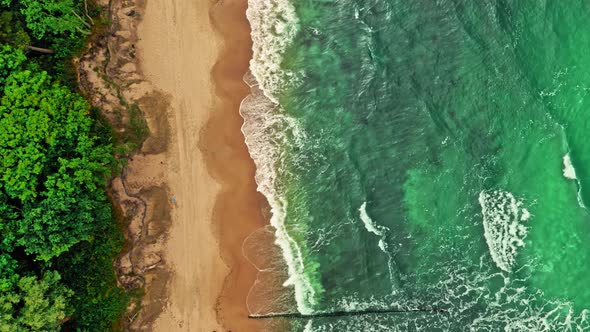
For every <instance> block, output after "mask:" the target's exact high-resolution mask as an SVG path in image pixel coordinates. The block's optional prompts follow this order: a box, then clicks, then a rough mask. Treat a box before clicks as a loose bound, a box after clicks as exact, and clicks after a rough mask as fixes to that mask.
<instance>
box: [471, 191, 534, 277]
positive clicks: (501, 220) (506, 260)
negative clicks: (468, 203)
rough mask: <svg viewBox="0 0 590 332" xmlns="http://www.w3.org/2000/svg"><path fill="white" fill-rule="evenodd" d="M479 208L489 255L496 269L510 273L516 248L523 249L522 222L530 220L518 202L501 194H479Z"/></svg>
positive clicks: (502, 192) (504, 193)
mask: <svg viewBox="0 0 590 332" xmlns="http://www.w3.org/2000/svg"><path fill="white" fill-rule="evenodd" d="M479 204H480V205H481V213H482V215H483V227H484V236H485V239H486V242H487V244H488V247H489V249H490V255H491V256H492V259H493V261H494V263H496V265H497V266H498V267H499V268H500V269H502V270H504V271H506V272H510V271H511V269H512V266H513V265H514V263H515V260H516V254H517V251H518V248H519V247H522V246H524V238H525V237H526V235H527V228H526V227H525V225H524V224H523V222H525V221H527V220H528V219H529V218H530V213H529V211H528V210H527V209H525V208H523V207H522V202H521V201H519V200H517V199H516V198H515V197H514V195H512V194H511V193H509V192H505V191H499V190H495V191H489V192H485V191H482V192H481V193H480V194H479Z"/></svg>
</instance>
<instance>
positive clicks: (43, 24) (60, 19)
mask: <svg viewBox="0 0 590 332" xmlns="http://www.w3.org/2000/svg"><path fill="white" fill-rule="evenodd" d="M14 2H16V3H18V4H19V5H20V12H21V13H22V15H23V16H24V18H25V22H26V24H27V28H28V29H29V30H31V32H32V35H33V36H34V37H35V38H37V39H38V40H41V39H43V38H45V37H46V36H48V35H51V36H57V35H64V34H70V35H76V34H77V33H87V32H86V31H85V30H84V29H85V28H86V27H88V23H87V22H86V21H85V20H84V19H83V18H82V16H81V15H79V14H78V13H77V12H76V9H77V8H76V3H75V2H74V1H73V0H17V1H14ZM5 5H10V2H7V3H5Z"/></svg>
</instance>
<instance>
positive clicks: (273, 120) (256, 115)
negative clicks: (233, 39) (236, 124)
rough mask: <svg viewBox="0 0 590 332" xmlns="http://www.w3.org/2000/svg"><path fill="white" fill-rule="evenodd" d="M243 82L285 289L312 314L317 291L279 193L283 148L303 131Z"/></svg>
mask: <svg viewBox="0 0 590 332" xmlns="http://www.w3.org/2000/svg"><path fill="white" fill-rule="evenodd" d="M244 81H246V82H247V83H249V85H251V86H250V87H251V92H252V93H251V94H250V95H249V96H247V97H246V98H245V99H244V100H243V101H242V104H241V106H240V114H241V115H242V117H243V118H244V125H243V126H242V132H243V133H244V137H245V141H246V145H247V146H248V150H249V152H250V156H251V157H252V159H253V160H254V163H255V165H256V175H255V177H256V183H257V185H258V188H257V189H258V191H259V192H261V193H262V194H263V195H264V196H266V198H267V200H268V202H269V204H270V207H271V213H272V216H271V219H270V224H271V225H272V226H273V227H274V229H275V237H276V243H277V245H278V246H279V247H280V248H281V251H282V254H283V257H284V259H285V262H286V264H287V269H288V271H287V272H288V274H289V279H288V280H287V281H286V282H285V286H291V285H292V286H293V287H294V288H295V300H296V302H297V309H298V310H299V312H301V313H304V314H309V313H311V312H312V306H313V305H314V304H315V302H316V300H315V291H314V288H313V286H312V285H311V282H310V280H309V279H308V277H307V276H306V274H305V271H304V262H303V255H302V252H301V248H300V247H299V246H298V244H297V242H296V241H295V240H294V239H293V238H292V237H291V236H289V233H288V232H287V229H286V226H285V215H286V210H287V201H286V200H285V198H284V197H282V196H281V194H280V192H279V190H277V186H278V185H279V182H278V175H277V171H276V170H277V169H278V168H279V167H280V163H281V160H282V158H281V153H282V151H281V149H280V145H281V144H286V135H287V133H291V134H293V135H295V136H297V135H298V133H300V132H301V131H300V130H299V129H298V128H297V123H296V121H295V120H294V119H292V118H290V117H288V116H286V115H284V114H282V112H281V111H280V107H279V105H277V104H275V103H273V102H272V101H271V100H270V99H268V98H267V97H266V96H265V95H264V94H263V93H262V91H261V90H260V89H259V87H258V85H256V84H255V80H254V79H253V77H251V76H249V75H246V77H245V79H244ZM296 140H297V139H296Z"/></svg>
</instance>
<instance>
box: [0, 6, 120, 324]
mask: <svg viewBox="0 0 590 332" xmlns="http://www.w3.org/2000/svg"><path fill="white" fill-rule="evenodd" d="M82 8H84V11H82ZM85 9H86V3H81V2H80V1H78V0H0V332H4V331H57V330H61V329H62V327H64V326H65V329H66V330H84V331H87V330H90V331H104V330H105V329H107V328H108V327H109V326H110V324H112V322H113V321H114V320H116V319H117V318H118V317H120V315H121V313H122V311H123V310H124V309H125V307H126V304H127V302H128V299H129V295H128V294H127V293H126V292H125V291H124V290H122V289H119V288H118V287H117V284H116V279H115V275H114V271H113V266H112V259H113V258H114V257H115V256H116V255H117V253H118V252H119V250H120V248H121V245H122V234H121V232H120V230H119V229H118V226H117V224H116V223H115V222H114V219H113V216H112V211H111V206H110V202H109V200H108V198H107V195H106V192H105V186H106V184H107V181H108V179H109V178H110V177H111V172H112V171H113V170H114V169H116V167H117V164H116V159H115V158H114V156H113V148H112V146H111V144H110V136H108V135H106V136H105V135H101V134H99V133H98V131H97V130H98V128H99V126H97V124H96V119H94V118H93V116H92V112H93V109H92V108H91V106H90V105H89V103H88V102H87V101H86V100H85V99H84V98H83V97H82V96H81V95H80V94H79V93H78V91H77V90H76V88H75V87H76V82H75V81H74V79H75V76H70V75H69V73H68V72H67V70H65V69H64V68H67V67H68V66H71V62H70V60H68V57H69V56H71V55H72V54H73V53H74V50H75V49H76V47H78V45H83V44H84V42H85V38H84V37H85V35H86V34H87V33H88V31H89V30H90V27H89V24H88V23H87V22H86V21H85V19H86V18H88V19H89V20H90V21H91V20H92V19H90V18H89V16H88V15H87V14H88V13H86V11H85ZM82 12H83V13H84V15H83V14H81V13H82ZM32 44H34V45H36V46H39V47H36V46H35V47H34V46H33V45H32ZM43 47H56V48H59V49H56V50H57V51H56V54H48V53H50V52H43V51H44V49H43ZM31 50H33V51H31ZM56 59H60V60H59V61H56Z"/></svg>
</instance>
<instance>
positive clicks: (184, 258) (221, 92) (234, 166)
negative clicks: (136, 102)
mask: <svg viewBox="0 0 590 332" xmlns="http://www.w3.org/2000/svg"><path fill="white" fill-rule="evenodd" d="M245 9H246V0H221V1H219V2H217V3H215V2H211V1H208V0H165V1H164V0H149V1H147V5H146V7H145V11H144V13H143V16H142V19H141V23H140V25H139V29H138V33H137V35H138V37H139V42H138V45H137V47H138V58H139V59H140V68H141V70H142V72H143V75H144V77H145V79H146V80H147V81H149V82H150V83H151V84H152V85H153V86H154V87H155V88H156V89H158V90H161V91H162V92H163V93H164V94H165V95H167V96H169V97H170V99H169V101H170V106H169V107H168V124H169V144H168V151H167V153H166V162H165V165H166V171H165V176H166V183H167V187H168V194H169V196H170V197H171V198H172V197H174V199H173V200H175V203H173V204H171V207H172V211H171V225H170V228H169V232H168V238H167V241H166V242H165V243H164V247H163V259H164V261H165V264H166V265H167V266H168V267H169V270H170V271H171V275H170V279H169V280H168V281H167V297H166V300H165V303H164V310H163V312H162V313H161V314H160V315H159V316H157V318H156V319H155V321H154V323H153V325H152V327H153V330H154V331H227V330H230V331H248V330H250V331H256V330H258V327H259V326H258V323H257V322H254V321H251V320H248V319H247V314H248V313H247V310H246V296H247V292H248V289H249V287H250V285H251V284H252V283H253V280H254V277H255V273H256V271H254V268H253V267H252V266H251V265H249V264H248V263H246V261H245V259H244V258H243V257H242V255H241V244H242V242H243V240H244V238H245V237H246V236H247V235H248V234H250V233H251V232H252V231H254V230H255V229H257V228H259V227H261V226H263V225H264V224H265V221H264V219H263V218H262V216H261V209H260V207H261V206H264V200H262V199H261V198H260V197H259V196H258V194H256V191H255V183H254V180H253V179H254V166H253V163H252V161H251V159H250V158H249V155H248V153H247V150H246V147H245V144H244V138H243V137H242V134H241V132H240V125H241V118H240V117H239V114H238V107H239V102H240V101H241V99H242V98H243V97H244V96H245V95H246V94H247V93H248V89H247V87H246V86H245V85H244V84H243V83H242V82H241V77H242V76H243V74H244V72H245V70H246V69H247V63H248V59H249V57H250V42H249V30H248V24H247V21H246V18H245ZM214 26H217V27H222V28H220V29H219V30H216V29H215V28H214ZM224 37H226V38H230V40H227V43H226V42H225V41H224V39H223V38H224ZM228 49H231V50H230V51H229V52H228ZM218 59H219V62H218ZM216 63H217V65H216ZM213 68H215V75H212V70H213ZM163 111H164V110H163ZM220 248H221V249H220ZM230 272H231V273H230ZM226 277H227V279H226ZM224 281H225V287H223V285H224ZM147 287H148V288H149V285H148V286H147ZM222 288H223V289H222ZM147 292H149V289H148V290H147ZM220 294H222V296H221V297H220Z"/></svg>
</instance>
